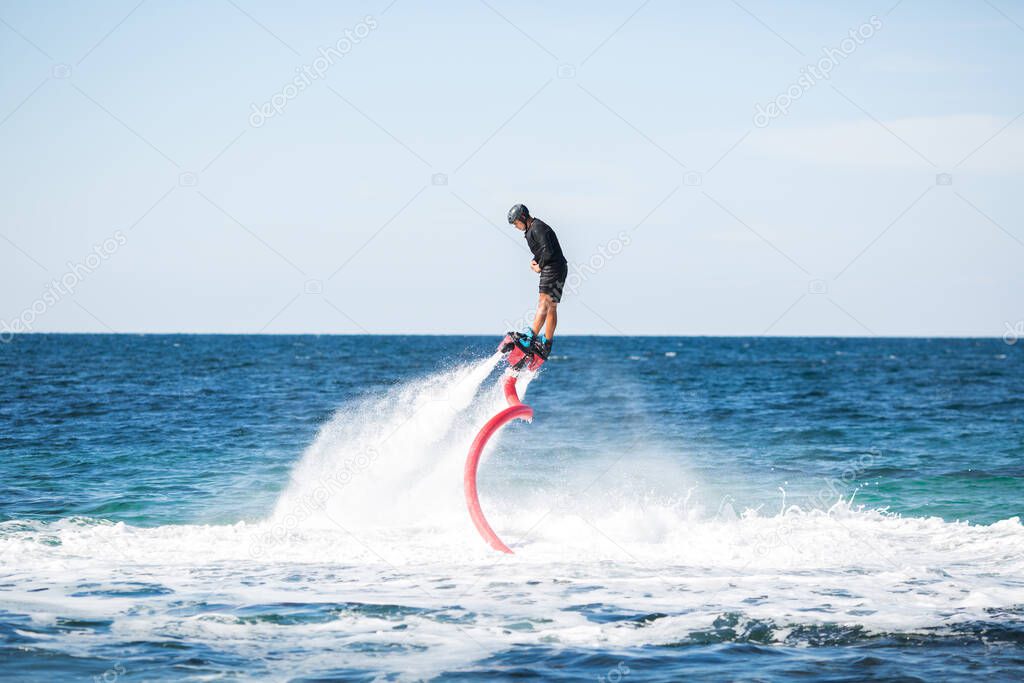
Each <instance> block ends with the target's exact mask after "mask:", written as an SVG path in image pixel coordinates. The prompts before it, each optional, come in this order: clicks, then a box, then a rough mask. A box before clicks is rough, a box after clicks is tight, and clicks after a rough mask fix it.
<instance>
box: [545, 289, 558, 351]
mask: <svg viewBox="0 0 1024 683" xmlns="http://www.w3.org/2000/svg"><path fill="white" fill-rule="evenodd" d="M545 296H546V295H545ZM556 325H558V304H556V303H555V302H554V301H551V298H550V297H548V319H547V325H546V327H545V329H544V336H545V337H547V338H548V341H551V340H552V339H554V338H555V326H556Z"/></svg>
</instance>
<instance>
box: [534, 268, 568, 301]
mask: <svg viewBox="0 0 1024 683" xmlns="http://www.w3.org/2000/svg"><path fill="white" fill-rule="evenodd" d="M568 276H569V266H568V265H567V264H565V263H563V264H561V265H558V266H544V268H543V269H542V270H541V271H540V293H541V294H547V295H548V296H550V297H551V300H552V301H554V302H555V303H556V304H557V303H558V302H559V301H561V300H562V290H563V289H564V288H565V279H566V278H567V277H568Z"/></svg>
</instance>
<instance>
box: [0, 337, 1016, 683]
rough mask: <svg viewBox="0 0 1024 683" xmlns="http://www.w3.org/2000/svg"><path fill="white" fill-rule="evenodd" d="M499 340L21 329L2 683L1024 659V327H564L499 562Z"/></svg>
mask: <svg viewBox="0 0 1024 683" xmlns="http://www.w3.org/2000/svg"><path fill="white" fill-rule="evenodd" d="M496 341H497V340H496V339H493V338H489V337H478V338H477V337H473V338H466V337H457V338H456V337H411V336H410V337H402V336H392V337H334V336H331V337H326V336H325V337H317V336H220V335H149V336H130V335H27V336H18V337H15V339H14V340H13V342H11V343H9V344H5V345H0V372H2V376H3V378H4V380H5V381H4V382H3V383H0V481H3V486H2V489H0V552H2V553H3V554H2V556H0V557H2V559H3V566H2V569H0V676H2V677H4V678H11V679H52V678H61V679H66V678H88V677H91V676H101V677H103V676H104V675H106V680H114V679H116V680H154V679H165V678H182V677H196V678H199V677H204V676H227V677H241V678H250V677H257V676H266V677H271V678H277V679H299V680H321V679H339V680H376V679H394V680H404V679H406V678H411V679H417V678H435V679H440V680H477V679H479V678H480V677H481V676H483V675H487V676H488V677H497V678H521V679H538V680H541V679H543V680H579V679H596V678H598V677H602V676H603V677H604V678H605V679H606V680H619V679H621V680H625V681H641V680H644V681H646V680H664V681H670V680H684V679H688V678H691V677H692V678H698V679H703V680H765V681H775V680H791V679H793V678H804V679H807V680H835V681H846V680H850V681H852V680H956V679H966V678H968V677H972V678H973V677H976V676H985V677H988V678H990V679H994V680H1020V679H1021V678H1022V677H1024V530H1022V528H1021V525H1020V522H1019V520H1017V519H1014V518H1017V517H1019V516H1020V515H1021V513H1022V512H1024V393H1022V378H1024V347H1022V345H1020V344H1018V345H1013V346H1011V345H1007V344H1005V343H1003V342H1002V341H1001V340H998V339H994V340H988V339H985V340H982V339H977V340H975V339H963V340H952V339H934V340H930V339H828V338H812V339H794V338H787V339H781V338H753V339H741V338H668V337H664V338H656V337H645V338H634V339H619V338H597V337H595V338H589V337H565V338H560V339H558V340H557V342H556V347H555V352H554V357H553V358H552V359H551V360H550V361H549V362H548V364H547V366H546V367H545V368H544V369H543V370H542V372H541V373H540V374H539V375H538V377H536V378H534V379H533V381H532V382H531V383H530V386H529V391H528V394H527V396H526V400H527V402H528V403H529V404H530V405H531V406H533V408H534V411H535V415H536V417H535V420H534V422H533V424H521V423H520V424H514V425H510V426H509V427H507V428H506V430H505V433H503V434H502V436H501V438H500V439H499V440H498V442H497V443H496V444H495V445H494V448H493V449H492V452H491V453H490V455H489V458H488V460H487V461H486V462H485V463H484V466H483V470H482V472H481V475H480V485H481V488H482V489H483V490H484V498H485V500H484V503H485V505H486V506H487V507H488V509H490V510H492V511H493V513H494V517H493V518H492V522H495V527H496V528H497V529H500V530H501V532H502V534H503V536H504V537H505V538H506V540H508V541H509V542H510V544H512V545H513V546H514V547H515V549H516V555H515V556H513V557H512V559H509V560H507V561H505V560H503V562H504V564H503V563H502V562H498V561H497V559H496V558H495V557H494V555H493V554H492V553H491V551H490V550H489V549H488V548H486V546H484V545H483V544H482V542H481V540H480V539H479V538H478V537H477V536H476V535H475V533H474V532H473V530H472V527H471V526H468V523H467V521H466V519H465V509H464V507H462V503H461V498H460V495H461V493H460V492H461V469H460V467H461V459H462V457H463V455H462V453H464V451H465V447H466V441H467V439H468V438H469V437H471V436H472V434H473V433H474V432H475V430H476V428H478V427H479V426H480V424H482V420H483V419H485V418H486V416H487V415H488V414H490V413H491V412H493V410H491V408H490V407H489V406H492V405H493V406H497V407H500V402H499V403H497V404H495V403H494V400H495V399H494V396H492V394H495V391H496V385H497V382H498V375H497V372H498V371H495V372H492V373H491V374H490V376H487V375H486V372H487V370H488V369H489V366H485V364H483V359H485V358H486V357H487V356H488V355H489V354H490V353H491V352H492V349H493V345H494V344H495V342H496ZM474 364H475V366H474ZM470 367H477V368H478V369H479V368H481V367H482V374H481V375H480V376H481V377H485V376H487V378H486V379H485V380H483V381H482V382H478V385H479V388H477V385H472V386H469V387H468V388H469V389H471V390H473V391H475V392H476V393H477V397H476V398H475V399H473V400H472V401H471V402H470V404H469V406H468V407H466V406H463V404H462V403H460V402H459V399H458V398H456V397H454V395H455V394H456V393H457V392H458V391H461V390H462V389H464V388H466V387H467V382H469V380H466V381H462V380H459V381H456V380H455V379H453V378H457V377H459V376H460V375H459V373H460V372H468V370H467V368H470ZM439 373H447V374H439ZM473 381H476V380H473ZM423 387H435V388H430V389H425V388H423ZM437 387H439V388H437ZM448 387H450V388H448ZM435 394H436V402H435V403H431V401H435V398H434V395H435ZM471 395H472V392H471V393H470V394H469V396H471ZM495 395H497V394H495ZM424 397H426V398H424ZM467 398H468V397H467ZM424 401H426V403H424ZM424 405H426V406H427V408H426V409H424V407H423V406H424ZM424 410H426V412H427V413H429V414H430V417H429V418H428V417H425V414H426V413H425V412H424ZM332 418H333V419H332ZM396 432H397V433H398V436H396V437H393V436H392V435H393V434H394V433H396ZM435 432H436V433H435ZM371 441H373V442H374V443H378V445H379V444H381V443H383V444H386V447H382V448H384V450H382V451H380V453H379V456H378V455H377V454H378V450H373V453H374V454H375V455H374V456H373V457H374V463H373V465H372V468H367V470H366V472H365V473H364V472H363V471H362V470H360V471H359V472H357V473H356V474H355V475H354V479H353V481H354V482H355V483H353V484H350V485H346V486H347V488H345V489H343V490H340V492H338V491H332V492H331V494H330V495H331V497H330V500H329V501H327V502H326V503H324V502H323V501H320V502H318V503H317V505H315V506H313V507H311V508H309V509H305V508H303V506H307V507H308V505H307V503H308V501H309V500H312V499H313V496H314V494H316V492H317V488H316V482H317V481H322V477H323V472H325V471H327V470H325V469H324V468H326V467H335V468H337V467H339V466H340V465H339V464H340V463H342V462H347V461H348V460H347V456H346V453H349V452H350V451H351V452H355V451H354V450H351V449H363V450H365V449H366V448H368V447H369V446H367V444H370V443H371ZM373 448H374V449H377V448H378V446H373ZM378 457H379V459H378ZM300 462H305V463H306V465H307V467H306V469H301V468H300V469H298V470H296V469H294V468H295V467H296V465H297V464H298V463H300ZM317 468H319V469H317ZM374 468H380V470H381V471H380V472H378V470H377V469H374ZM385 470H386V471H385ZM313 471H317V472H319V473H320V474H317V475H311V474H310V472H313ZM317 477H321V479H317ZM851 498H852V502H851V500H850V499H851ZM297 509H301V511H300V512H298V513H296V512H295V510H297ZM381 509H384V510H386V511H387V514H383V513H381ZM289 511H291V513H289ZM289 514H291V517H289V516H288V515H289ZM240 522H244V524H239V523H240ZM275 522H276V524H277V525H278V526H277V527H276V529H277V530H275V531H273V532H270V531H268V530H269V529H271V527H272V525H273V524H274V523H275ZM119 523H120V524H119ZM268 533H272V535H273V538H272V539H270V540H268V538H269V537H268V536H266V534H268ZM259 534H264V536H259ZM254 538H255V539H259V538H262V539H263V540H253V539H254ZM257 545H258V547H259V551H258V552H256V551H254V550H253V549H254V548H256V547H257Z"/></svg>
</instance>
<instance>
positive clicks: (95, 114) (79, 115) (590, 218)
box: [0, 0, 1024, 336]
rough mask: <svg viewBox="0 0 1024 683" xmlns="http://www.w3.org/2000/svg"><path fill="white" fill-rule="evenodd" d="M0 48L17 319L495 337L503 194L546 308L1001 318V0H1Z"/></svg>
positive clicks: (1015, 125) (507, 285) (1006, 153)
mask: <svg viewBox="0 0 1024 683" xmlns="http://www.w3.org/2000/svg"><path fill="white" fill-rule="evenodd" d="M873 17H874V19H872V18H873ZM371 25H372V26H371ZM865 25H869V26H871V27H872V30H870V31H867V32H868V33H870V34H871V35H870V37H868V38H862V39H861V41H860V42H857V43H851V42H849V41H848V42H847V43H846V47H849V46H850V45H853V48H852V49H850V50H849V51H844V52H842V54H841V56H839V57H835V58H834V63H833V65H832V67H831V73H830V77H829V78H828V79H819V80H817V81H815V82H814V83H812V84H811V85H810V86H806V85H800V78H801V75H802V72H803V70H804V69H805V67H807V66H808V65H813V64H815V63H817V62H818V61H819V60H821V59H822V58H823V56H824V55H825V54H826V52H825V51H826V50H829V49H831V54H833V55H836V54H837V53H836V50H842V49H843V45H844V43H843V41H844V39H847V38H848V36H849V32H850V31H851V30H854V31H857V30H858V29H859V28H863V27H864V26H865ZM346 36H347V37H348V38H349V42H344V40H343V39H346ZM353 36H355V37H356V39H355V40H352V37H353ZM339 40H342V41H343V42H342V45H343V47H344V50H342V51H339V52H338V53H337V54H338V56H337V57H335V58H334V60H333V63H330V64H329V65H328V68H327V69H326V71H325V72H324V75H323V77H322V78H317V79H312V80H309V85H308V87H306V88H304V89H303V90H301V91H295V92H289V96H283V94H284V89H285V86H286V85H287V84H289V83H290V82H292V81H293V79H295V78H296V77H297V76H298V75H299V74H300V73H301V70H303V69H304V68H306V69H311V68H314V67H315V60H316V59H317V58H318V56H319V55H320V53H319V52H318V50H319V49H320V48H326V47H329V46H337V45H338V43H339ZM0 59H2V60H3V64H4V68H3V70H2V72H0V122H2V123H0V149H2V157H3V162H2V164H0V204H2V206H3V207H4V211H3V213H2V215H0V259H2V261H0V262H2V263H3V268H0V319H2V321H3V324H5V325H8V326H10V325H12V324H16V321H21V322H22V323H25V322H26V321H30V323H29V324H28V328H29V329H32V330H34V331H41V332H45V331H97V332H99V331H107V330H113V331H118V332H140V331H144V332H173V331H188V332H268V333H293V332H314V333H358V332H373V333H403V332H408V333H456V334H461V333H487V334H499V333H500V332H502V331H503V330H504V327H505V325H507V324H508V323H509V322H510V321H515V320H518V319H519V318H520V317H521V316H522V315H523V313H524V311H526V310H528V309H529V308H530V307H531V306H532V305H533V303H534V301H535V298H536V276H535V275H534V274H533V273H532V272H530V270H529V268H528V263H529V255H528V253H527V252H526V251H525V245H524V244H523V243H522V239H521V238H520V237H519V236H518V233H515V232H514V231H513V230H512V229H511V228H509V227H508V226H507V224H506V223H505V212H506V211H507V209H508V207H509V206H510V205H511V204H513V203H515V202H525V203H527V204H528V205H529V206H530V207H531V208H532V209H533V211H534V213H535V214H536V215H538V216H540V217H542V218H544V219H545V220H547V221H548V222H549V223H550V224H551V225H552V226H554V227H555V229H556V230H557V231H558V234H559V237H560V239H561V241H562V244H563V247H564V249H565V251H566V254H567V257H568V258H569V260H570V262H571V263H573V264H574V267H575V268H577V269H578V268H581V267H582V268H583V269H584V270H582V271H580V270H577V271H576V272H577V273H578V277H577V280H576V281H575V286H574V287H572V288H571V291H570V292H569V293H568V294H567V295H566V298H565V301H564V303H563V305H562V307H561V308H560V314H561V315H560V332H563V333H578V334H584V333H595V334H698V335H699V334H711V335H713V334H728V335H758V334H775V335H807V334H815V335H833V334H835V335H873V334H877V335H980V336H1000V335H1002V334H1003V333H1004V331H1005V330H1006V326H1007V325H1011V326H1014V325H1016V323H1017V321H1020V320H1022V319H1024V303H1022V302H1024V296H1022V295H1024V268H1022V267H1021V266H1022V264H1024V226H1022V221H1021V218H1022V210H1021V205H1020V201H1019V194H1020V190H1021V187H1022V183H1021V181H1022V175H1024V173H1022V171H1024V118H1021V114H1022V112H1024V89H1022V88H1021V87H1020V77H1019V74H1020V71H1021V67H1022V66H1024V6H1022V5H1021V3H1014V2H1008V1H1007V0H992V2H991V3H987V2H956V1H950V2H941V3H926V2H923V0H904V1H903V2H900V3H896V2H895V0H889V1H888V2H878V3H870V2H868V3H850V4H847V5H844V6H838V5H835V4H833V3H812V2H774V3H768V2H754V1H753V0H749V1H744V2H740V3H731V2H730V3H717V4H715V5H714V6H712V7H708V6H704V5H701V4H698V3H676V2H667V1H665V0H650V1H649V2H630V3H595V2H576V3H558V4H557V5H555V4H552V3H542V2H518V3H513V2H506V1H503V0H487V2H481V1H479V0H461V1H456V2H449V3H422V2H413V1H412V0H396V2H393V3H392V2H390V0H385V1H383V2H370V3H330V2H299V3H295V4H289V5H287V6H285V5H283V4H281V3H272V2H262V1H256V0H234V2H231V1H227V0H224V1H216V2H212V1H211V2H173V3H172V2H164V1H162V0H147V1H144V2H142V3H139V2H138V0H130V1H127V2H100V3H92V6H91V7H86V6H84V5H82V4H80V3H71V2H11V1H10V0H6V1H3V2H0ZM322 64H323V63H321V65H322ZM793 88H795V90H793ZM787 92H791V93H796V94H798V95H799V97H797V98H791V99H792V102H791V105H790V106H789V107H788V111H787V113H786V114H784V115H780V116H777V117H775V118H772V119H771V120H770V121H769V122H768V124H767V125H764V126H761V125H757V123H756V122H755V120H754V117H755V113H756V112H757V111H758V106H759V105H761V106H762V107H764V106H766V105H767V104H769V103H770V102H772V101H776V100H777V98H778V97H779V96H780V95H784V94H786V93H787ZM275 95H278V96H279V97H278V98H277V101H278V102H279V103H280V102H282V101H283V102H284V106H283V107H280V112H279V113H275V115H274V116H271V117H269V118H266V120H264V121H261V122H260V123H261V124H262V125H258V126H254V125H253V120H252V119H253V117H252V116H251V114H252V111H253V106H254V105H257V106H260V105H262V104H263V103H265V102H269V101H271V100H272V99H273V98H274V96H275ZM282 97H283V99H282ZM761 123H763V121H762V122H761ZM946 174H948V175H946ZM112 239H113V240H114V241H110V240H112ZM104 241H107V244H108V246H111V248H110V249H106V250H104V248H103V246H102V245H103V243H104ZM97 247H99V248H100V250H101V251H102V252H103V253H102V254H101V256H102V258H98V257H93V258H92V259H91V261H92V262H93V265H95V266H96V267H94V268H93V267H90V266H89V264H87V263H86V259H87V257H88V256H89V255H90V254H93V253H96V252H95V251H94V250H95V249H96V248H97ZM611 251H614V252H615V253H614V254H611ZM76 265H78V266H79V267H78V268H76V267H75V266H76ZM83 265H84V266H85V267H84V268H83V267H82V266H83ZM68 273H74V275H73V276H71V277H70V278H69V279H68V282H69V283H71V282H73V288H70V289H68V291H67V292H66V293H60V292H58V293H57V294H54V293H53V289H52V288H53V285H52V284H51V283H52V282H53V280H55V279H56V280H58V281H61V280H62V278H67V276H68ZM47 292H49V296H47ZM33 306H34V307H35V310H34V312H31V313H26V311H32V308H33ZM2 331H3V330H2V329H0V332H2Z"/></svg>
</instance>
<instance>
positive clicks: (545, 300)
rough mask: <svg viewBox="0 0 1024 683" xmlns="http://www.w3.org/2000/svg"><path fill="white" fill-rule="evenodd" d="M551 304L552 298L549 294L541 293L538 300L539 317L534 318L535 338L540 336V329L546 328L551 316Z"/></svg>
mask: <svg viewBox="0 0 1024 683" xmlns="http://www.w3.org/2000/svg"><path fill="white" fill-rule="evenodd" d="M550 304H551V297H550V296H548V295H547V294H544V293H541V295H540V298H538V300H537V315H536V316H535V317H534V318H533V336H534V337H536V336H537V335H539V334H540V328H542V327H544V322H545V321H546V320H547V318H548V315H549V310H550V308H549V306H550Z"/></svg>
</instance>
